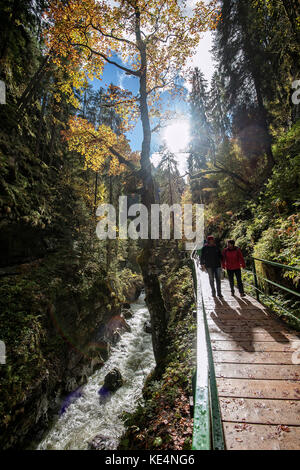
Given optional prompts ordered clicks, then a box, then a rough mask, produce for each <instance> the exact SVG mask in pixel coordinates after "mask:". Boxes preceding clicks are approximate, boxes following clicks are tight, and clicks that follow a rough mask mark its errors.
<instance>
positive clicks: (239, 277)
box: [227, 269, 244, 294]
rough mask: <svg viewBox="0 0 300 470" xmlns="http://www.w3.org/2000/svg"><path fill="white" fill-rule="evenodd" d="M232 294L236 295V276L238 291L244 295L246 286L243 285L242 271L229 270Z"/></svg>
mask: <svg viewBox="0 0 300 470" xmlns="http://www.w3.org/2000/svg"><path fill="white" fill-rule="evenodd" d="M227 274H228V279H229V284H230V289H231V293H232V294H234V275H235V277H236V280H237V285H238V290H239V293H240V294H244V286H243V283H242V273H241V270H240V269H227Z"/></svg>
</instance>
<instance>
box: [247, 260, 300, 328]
mask: <svg viewBox="0 0 300 470" xmlns="http://www.w3.org/2000/svg"><path fill="white" fill-rule="evenodd" d="M255 261H260V262H263V263H266V264H270V265H272V266H276V267H280V268H284V269H289V270H293V271H299V272H300V268H297V267H295V266H287V265H285V264H280V263H275V262H273V261H268V260H265V259H262V258H256V257H254V256H253V257H252V262H253V264H252V271H249V270H247V269H246V270H245V271H247V272H249V273H251V272H252V274H253V276H254V285H252V284H250V287H252V288H254V289H255V292H256V298H257V300H258V301H260V296H259V294H262V295H263V296H265V297H267V298H268V299H270V300H271V302H273V303H274V304H275V305H277V306H278V307H279V308H281V309H282V310H283V311H284V312H285V314H286V316H288V317H290V318H292V319H293V320H296V322H297V323H299V322H300V318H298V317H296V316H295V315H293V314H292V313H291V312H289V311H288V310H287V309H286V308H284V307H282V305H280V304H279V303H278V302H276V300H274V299H273V298H272V297H271V296H269V295H267V294H266V293H265V292H263V291H262V290H261V289H259V285H258V278H261V279H262V280H263V281H265V282H267V283H269V284H271V285H273V286H275V287H277V288H279V289H282V290H284V291H286V292H288V293H289V294H292V295H296V296H297V297H300V294H299V292H296V291H294V290H292V289H288V288H287V287H285V286H282V285H281V284H277V283H276V282H273V281H271V280H270V279H266V278H265V277H263V276H262V275H260V274H258V273H257V272H256V266H255Z"/></svg>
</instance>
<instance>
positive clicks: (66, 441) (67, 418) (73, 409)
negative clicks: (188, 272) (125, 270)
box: [37, 296, 155, 450]
mask: <svg viewBox="0 0 300 470" xmlns="http://www.w3.org/2000/svg"><path fill="white" fill-rule="evenodd" d="M131 309H132V311H133V312H134V315H133V317H132V318H131V319H129V320H127V323H128V324H129V325H130V327H131V332H130V333H129V332H126V333H123V334H122V337H121V339H120V341H119V342H118V344H117V345H116V346H115V347H113V348H112V349H111V355H110V357H109V359H108V361H107V362H106V363H105V365H104V366H103V367H102V368H101V369H99V370H98V371H97V372H95V373H94V374H93V375H92V376H91V377H90V378H89V380H88V383H87V384H86V385H85V386H84V387H83V388H82V396H81V397H80V398H78V399H77V400H76V402H75V403H72V404H71V405H70V406H69V407H68V408H67V410H66V411H65V412H64V413H63V414H62V415H61V416H60V417H59V418H58V419H57V421H56V422H55V424H54V425H53V427H52V429H51V430H50V431H49V432H48V434H47V435H46V437H45V438H44V439H43V440H42V442H41V443H40V444H39V445H38V447H37V449H39V450H50V449H53V450H54V449H55V450H77V449H83V450H84V449H87V448H88V442H89V441H91V440H92V439H93V437H95V435H97V434H101V435H103V436H105V437H107V438H109V439H111V440H113V441H115V442H116V445H117V443H118V441H119V439H120V437H121V435H122V433H123V431H124V424H123V422H122V419H121V414H122V413H123V412H124V411H127V412H133V411H134V410H135V408H136V406H137V405H138V402H139V401H140V400H141V399H142V387H143V384H144V381H145V378H146V377H147V375H148V374H149V373H150V372H151V370H152V369H153V368H154V366H155V360H154V356H153V349H152V339H151V335H150V334H148V333H145V332H144V323H145V322H146V321H149V319H150V314H149V311H148V309H147V307H146V304H145V301H144V297H143V296H141V297H140V298H139V299H138V300H137V302H135V303H133V304H131ZM114 367H117V368H118V369H119V370H120V372H121V374H122V377H123V380H124V385H123V386H122V387H121V388H120V389H119V390H117V391H116V392H114V393H113V394H112V395H111V397H110V398H109V399H108V401H107V402H105V403H103V404H100V401H99V395H98V390H99V389H100V388H101V386H102V385H103V383H104V377H105V376H106V374H107V373H108V372H109V371H111V370H112V369H113V368H114Z"/></svg>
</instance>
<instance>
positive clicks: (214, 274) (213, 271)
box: [206, 268, 222, 296]
mask: <svg viewBox="0 0 300 470" xmlns="http://www.w3.org/2000/svg"><path fill="white" fill-rule="evenodd" d="M206 271H207V273H208V277H209V283H210V287H211V292H212V295H216V289H215V279H216V285H217V293H218V296H220V295H222V294H221V268H206Z"/></svg>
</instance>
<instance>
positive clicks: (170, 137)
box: [162, 120, 190, 153]
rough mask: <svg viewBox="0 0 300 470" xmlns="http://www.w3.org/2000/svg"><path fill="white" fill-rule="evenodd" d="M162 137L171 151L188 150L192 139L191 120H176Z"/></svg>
mask: <svg viewBox="0 0 300 470" xmlns="http://www.w3.org/2000/svg"><path fill="white" fill-rule="evenodd" d="M162 138H163V141H164V142H166V145H167V147H168V149H169V150H170V151H171V152H173V153H179V152H186V151H187V146H188V144H189V140H190V126H189V122H188V121H187V120H180V121H174V122H173V123H172V124H171V125H170V126H168V127H167V128H166V129H165V130H164V132H163V134H162Z"/></svg>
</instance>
